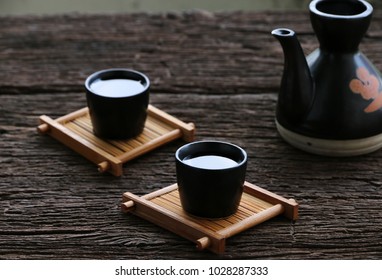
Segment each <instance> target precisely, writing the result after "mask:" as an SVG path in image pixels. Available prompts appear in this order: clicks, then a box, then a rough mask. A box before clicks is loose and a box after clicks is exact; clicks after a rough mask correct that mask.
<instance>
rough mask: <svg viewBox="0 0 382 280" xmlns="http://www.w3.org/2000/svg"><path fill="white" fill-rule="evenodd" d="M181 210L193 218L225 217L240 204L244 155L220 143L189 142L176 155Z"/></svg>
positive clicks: (245, 166)
mask: <svg viewBox="0 0 382 280" xmlns="http://www.w3.org/2000/svg"><path fill="white" fill-rule="evenodd" d="M175 160H176V176H177V183H178V189H179V195H180V202H181V205H182V208H183V209H184V210H185V211H186V212H187V213H188V214H191V215H193V216H197V217H202V218H213V219H215V218H224V217H227V216H230V215H232V214H234V213H235V212H236V211H237V209H238V206H239V204H240V200H241V195H242V193H243V186H244V181H245V173H246V169H247V154H246V152H245V151H244V150H243V149H242V148H240V147H238V146H236V145H233V144H230V143H226V142H219V141H199V142H192V143H189V144H186V145H184V146H182V147H180V148H179V149H178V150H177V151H176V153H175Z"/></svg>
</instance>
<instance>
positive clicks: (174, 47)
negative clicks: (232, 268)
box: [0, 11, 382, 259]
mask: <svg viewBox="0 0 382 280" xmlns="http://www.w3.org/2000/svg"><path fill="white" fill-rule="evenodd" d="M281 26H285V27H289V28H292V29H294V30H295V31H296V32H297V33H298V36H299V38H300V41H301V43H302V46H303V48H304V51H306V53H309V52H310V51H312V50H313V49H315V48H316V47H317V41H316V38H315V36H314V34H313V32H312V29H311V26H310V24H309V18H308V13H307V12H288V13H281V12H262V13H242V12H236V13H216V14H212V13H208V12H202V11H199V12H184V13H166V14H143V13H142V14H131V15H92V16H90V15H78V14H73V15H62V16H54V17H53V16H43V17H32V16H31V17H29V16H20V17H2V18H0V73H1V76H0V166H1V167H0V209H2V211H0V258H2V259H216V258H221V259H240V258H245V259H381V258H382V211H381V209H382V171H381V167H382V151H377V152H375V153H373V154H370V155H366V156H359V157H354V158H326V157H319V156H313V155H310V154H306V153H304V152H301V151H298V150H296V149H294V148H292V147H291V146H289V145H287V144H286V143H284V142H283V141H282V140H281V139H280V137H279V136H278V134H277V132H276V127H275V124H274V110H275V105H276V101H277V91H278V86H279V82H280V79H281V73H282V69H283V55H282V51H281V47H280V46H279V44H278V42H276V41H275V39H274V38H272V36H271V35H270V31H271V30H272V29H273V28H276V27H281ZM381 30H382V13H381V12H378V11H377V12H376V13H375V15H374V18H373V21H372V25H371V27H370V29H369V31H368V33H367V35H366V37H365V38H364V40H363V42H362V45H361V49H362V50H363V51H364V53H365V54H366V55H367V56H368V58H369V59H370V60H371V61H372V62H373V63H374V64H375V66H376V67H377V68H379V69H382V48H381V43H382V31H381ZM111 67H127V68H134V69H136V70H139V71H142V72H145V73H146V74H147V75H148V76H149V78H150V79H151V81H152V94H151V97H150V99H151V103H152V104H153V105H154V106H156V107H158V108H159V109H161V110H164V111H166V112H167V113H169V114H171V115H174V116H175V117H177V118H179V119H181V120H182V121H184V122H186V123H188V122H194V123H195V125H196V139H198V140H202V139H217V140H224V141H229V142H232V143H235V144H237V145H240V146H242V147H243V148H244V149H246V151H247V153H248V156H249V164H248V172H247V178H246V179H247V181H249V182H251V183H254V184H256V185H258V186H260V187H263V188H266V189H268V190H270V191H272V192H275V193H277V194H279V195H282V196H284V197H287V198H294V199H296V201H297V202H298V203H299V204H300V210H299V215H300V217H299V220H297V221H296V222H294V223H292V222H290V221H289V220H288V219H286V218H283V217H277V218H274V219H272V220H270V221H267V222H265V223H263V224H261V225H258V226H256V227H254V228H251V229H249V230H247V231H245V232H243V233H240V234H238V235H237V236H234V237H232V238H230V239H229V240H227V244H226V251H225V253H224V254H223V255H221V256H217V255H215V254H212V253H210V252H207V251H203V252H200V251H197V250H196V249H195V247H194V244H193V243H191V242H189V241H187V240H185V239H183V238H181V237H179V236H177V235H175V234H172V233H170V232H168V231H166V230H164V229H162V228H159V227H157V226H155V225H153V224H151V223H149V222H147V221H145V220H143V219H140V218H138V217H135V216H133V215H129V214H126V213H123V212H121V211H120V207H119V205H120V203H121V197H122V194H123V193H124V192H127V191H129V192H132V193H134V194H136V195H144V194H147V193H150V192H152V191H154V190H158V189H160V188H162V187H165V186H168V185H171V184H173V183H174V182H175V181H176V176H175V164H174V153H175V151H176V149H177V148H178V147H179V146H181V145H182V144H184V141H183V140H177V141H174V142H171V143H169V144H167V145H165V146H163V147H160V148H158V149H157V150H155V151H152V152H150V153H148V154H146V155H144V156H142V157H140V158H137V159H134V160H133V161H131V162H129V163H127V164H125V165H124V167H123V173H124V174H123V176H122V178H116V177H114V176H112V175H109V174H99V173H98V172H97V171H96V170H95V168H94V166H93V164H92V163H90V162H89V161H87V160H86V159H84V158H83V157H82V156H80V155H78V154H76V153H75V152H73V151H72V150H70V149H68V148H66V147H65V146H63V145H62V144H60V143H59V142H57V141H56V140H54V139H52V138H50V137H49V136H43V135H40V134H38V133H37V131H36V127H37V125H38V117H39V116H40V115H43V114H46V115H49V116H50V117H52V118H57V117H60V116H63V115H66V114H68V113H70V112H73V111H75V110H78V109H80V108H82V107H84V105H85V104H86V100H85V95H84V90H83V82H84V80H85V78H86V77H87V75H89V74H91V73H92V72H94V71H97V70H100V69H104V68H111Z"/></svg>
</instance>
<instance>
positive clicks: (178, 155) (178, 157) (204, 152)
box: [175, 140, 248, 171]
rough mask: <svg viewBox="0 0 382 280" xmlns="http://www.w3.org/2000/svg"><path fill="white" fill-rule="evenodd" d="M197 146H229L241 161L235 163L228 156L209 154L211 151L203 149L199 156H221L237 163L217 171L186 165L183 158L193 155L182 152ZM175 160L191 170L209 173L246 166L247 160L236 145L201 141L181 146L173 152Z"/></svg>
mask: <svg viewBox="0 0 382 280" xmlns="http://www.w3.org/2000/svg"><path fill="white" fill-rule="evenodd" d="M199 145H223V146H229V147H230V148H231V149H235V150H237V151H238V152H239V153H240V154H241V160H240V161H237V160H235V159H233V158H232V157H230V156H228V155H222V153H219V152H215V153H214V152H213V151H212V153H211V149H210V150H208V149H203V150H200V152H199V154H200V156H206V155H216V156H223V157H227V158H230V159H232V160H234V161H235V162H236V163H237V165H235V166H232V167H225V168H219V169H212V168H211V169H210V168H205V167H198V166H195V165H190V164H187V163H186V162H185V158H186V157H187V156H189V155H192V154H193V153H185V152H184V151H185V150H186V149H187V148H190V147H192V146H199ZM182 153H185V154H184V155H183V154H182ZM239 153H238V154H239ZM175 158H176V160H177V161H178V162H180V163H181V164H184V165H186V166H189V167H191V168H196V169H201V170H209V171H219V170H228V169H234V168H239V167H240V166H242V165H244V164H246V162H247V159H248V155H247V152H246V151H245V150H244V149H243V148H241V147H239V146H238V145H235V144H232V143H229V142H225V141H217V140H201V141H195V142H191V143H187V144H185V145H183V146H181V147H180V148H178V149H177V151H176V152H175Z"/></svg>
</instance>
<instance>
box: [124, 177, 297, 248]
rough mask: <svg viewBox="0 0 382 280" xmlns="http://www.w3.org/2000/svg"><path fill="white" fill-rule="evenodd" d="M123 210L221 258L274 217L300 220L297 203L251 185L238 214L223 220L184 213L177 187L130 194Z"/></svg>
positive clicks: (246, 185) (125, 194)
mask: <svg viewBox="0 0 382 280" xmlns="http://www.w3.org/2000/svg"><path fill="white" fill-rule="evenodd" d="M121 210H122V211H123V212H126V213H128V212H131V213H133V214H134V215H137V216H139V217H141V218H143V219H146V220H148V221H150V222H152V223H154V224H156V225H158V226H161V227H163V228H165V229H168V230H170V231H172V232H174V233H176V234H178V235H180V236H182V237H184V238H186V239H188V240H190V241H192V242H194V243H196V247H197V249H199V250H204V249H208V250H210V251H212V252H214V253H217V254H220V253H223V252H224V250H225V240H226V239H227V238H229V237H232V236H233V235H236V234H238V233H240V232H242V231H244V230H246V229H248V228H251V227H253V226H256V225H258V224H260V223H262V222H265V221H267V220H269V219H271V218H273V217H276V216H278V215H281V214H282V215H284V216H286V217H287V218H289V219H291V220H297V219H298V204H297V203H296V201H294V200H293V199H286V198H284V197H282V196H279V195H277V194H274V193H272V192H269V191H267V190H265V189H262V188H260V187H258V186H255V185H253V184H250V183H248V182H245V184H244V192H243V195H242V199H241V202H240V205H239V209H238V211H237V212H236V213H235V214H233V215H232V216H229V217H227V218H223V219H203V218H197V217H193V216H190V215H188V214H187V213H186V212H184V211H183V209H182V206H181V203H180V199H179V192H178V186H177V184H173V185H170V186H168V187H165V188H163V189H160V190H157V191H155V192H152V193H149V194H146V195H144V196H141V197H139V196H136V195H134V194H132V193H130V192H126V193H124V194H123V197H122V204H121Z"/></svg>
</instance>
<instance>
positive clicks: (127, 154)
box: [37, 105, 195, 176]
mask: <svg viewBox="0 0 382 280" xmlns="http://www.w3.org/2000/svg"><path fill="white" fill-rule="evenodd" d="M147 113H148V115H147V119H146V123H145V128H144V130H143V132H142V133H141V134H140V135H138V136H137V137H135V138H131V139H127V140H106V139H101V138H98V137H97V136H95V135H94V134H93V128H92V124H91V120H90V116H89V110H88V108H87V107H86V108H83V109H80V110H78V111H75V112H73V113H70V114H68V115H65V116H63V117H60V118H58V119H56V120H53V119H51V118H50V117H48V116H45V115H43V116H40V123H41V124H40V125H39V126H38V127H37V130H38V131H39V132H40V133H42V134H48V135H50V136H52V137H53V138H55V139H56V140H58V141H60V142H62V143H63V144H65V145H66V146H68V147H70V148H71V149H73V150H74V151H76V152H77V153H79V154H81V155H83V156H84V157H85V158H87V159H88V160H90V161H92V162H93V163H95V164H97V166H98V171H100V172H106V171H108V172H110V173H112V174H113V175H115V176H121V175H122V164H123V163H125V162H127V161H130V160H132V159H134V158H136V157H138V156H141V155H143V154H145V153H147V152H149V151H152V150H154V149H156V148H158V147H159V146H162V145H164V144H166V143H168V142H171V141H173V140H175V139H178V138H183V140H185V141H187V142H191V141H193V140H194V133H195V126H194V124H193V123H188V124H186V123H184V122H182V121H180V120H179V119H177V118H175V117H173V116H171V115H169V114H167V113H166V112H164V111H161V110H159V109H158V108H156V107H154V106H152V105H149V107H148V111H147Z"/></svg>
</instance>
